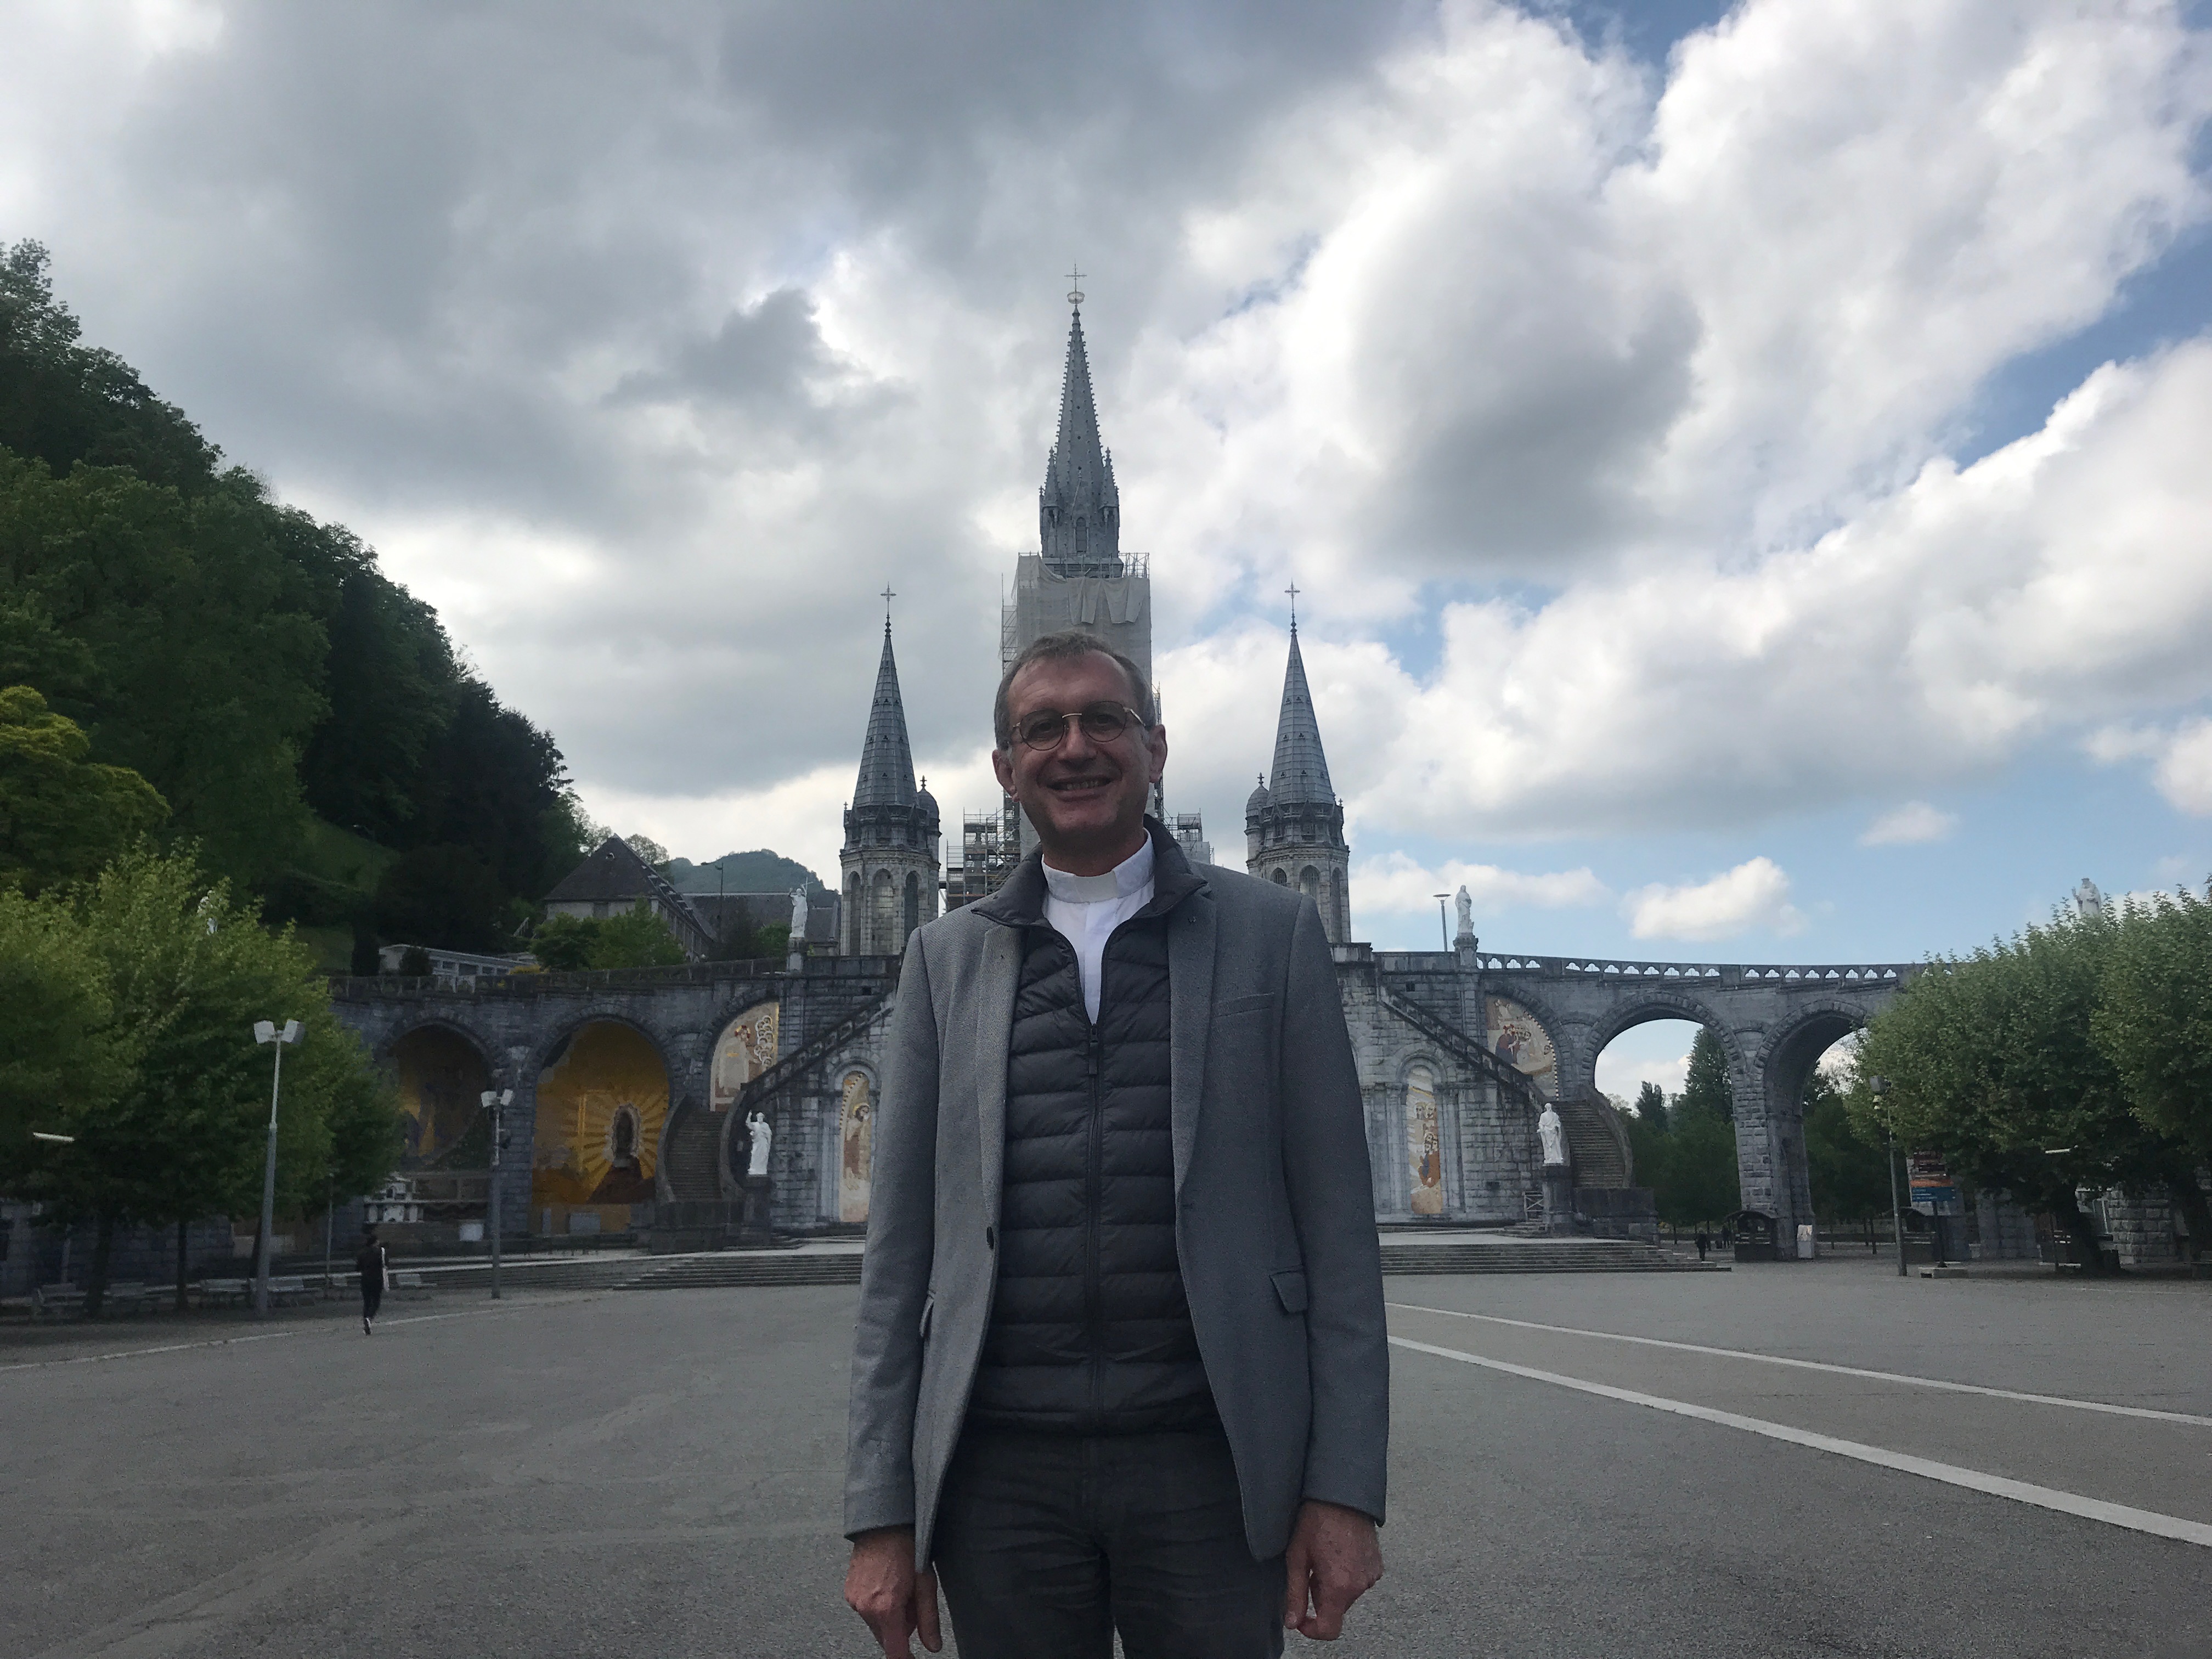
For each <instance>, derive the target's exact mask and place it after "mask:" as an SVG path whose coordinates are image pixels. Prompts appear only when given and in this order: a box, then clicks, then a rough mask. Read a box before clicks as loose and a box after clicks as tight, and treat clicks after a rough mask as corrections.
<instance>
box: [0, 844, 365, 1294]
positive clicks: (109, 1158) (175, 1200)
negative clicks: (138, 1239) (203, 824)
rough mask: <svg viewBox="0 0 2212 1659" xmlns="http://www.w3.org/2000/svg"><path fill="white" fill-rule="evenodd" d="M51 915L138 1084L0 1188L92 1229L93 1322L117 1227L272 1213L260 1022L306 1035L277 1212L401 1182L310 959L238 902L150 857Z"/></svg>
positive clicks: (77, 1118) (140, 854)
mask: <svg viewBox="0 0 2212 1659" xmlns="http://www.w3.org/2000/svg"><path fill="white" fill-rule="evenodd" d="M41 903H43V904H44V905H45V906H46V909H47V912H48V916H49V921H48V922H47V924H46V925H48V926H51V927H57V928H59V927H70V928H73V929H74V930H75V935H76V937H75V939H73V940H72V942H71V948H72V949H73V950H75V951H76V952H77V953H78V954H79V955H80V956H81V957H82V958H83V959H85V960H87V961H88V962H90V963H93V964H94V969H95V970H96V972H97V974H98V975H99V978H100V984H101V987H102V989H103V991H104V993H105V995H106V1000H107V1005H108V1015H107V1026H106V1030H107V1033H108V1040H109V1041H110V1042H112V1043H113V1044H114V1045H115V1046H116V1048H117V1049H118V1051H120V1052H121V1053H122V1054H125V1055H126V1056H127V1060H128V1069H127V1075H126V1076H125V1079H124V1080H123V1082H122V1084H121V1085H120V1086H119V1087H118V1088H116V1089H114V1090H112V1091H100V1092H98V1093H94V1092H91V1091H88V1093H87V1095H86V1097H84V1098H82V1100H81V1101H80V1102H79V1103H76V1105H75V1106H74V1107H72V1108H70V1109H66V1110H65V1111H64V1113H63V1115H62V1116H63V1124H62V1133H69V1134H71V1135H74V1136H75V1137H76V1144H75V1145H73V1146H62V1147H52V1148H49V1147H45V1146H35V1145H34V1146H33V1147H32V1148H31V1149H30V1150H29V1152H28V1154H27V1157H25V1158H23V1159H22V1161H21V1164H18V1165H17V1166H16V1167H15V1168H13V1169H10V1170H0V1184H5V1185H7V1186H8V1187H9V1188H12V1189H14V1190H16V1191H18V1192H20V1193H21V1194H22V1195H24V1196H26V1197H29V1198H33V1199H36V1200H40V1202H42V1203H44V1204H46V1206H48V1208H49V1212H50V1213H51V1214H52V1216H53V1217H54V1218H55V1219H56V1220H57V1221H58V1222H60V1223H63V1224H64V1225H68V1224H74V1223H76V1222H78V1221H82V1220H89V1221H91V1222H93V1223H94V1227H95V1243H94V1257H93V1263H92V1268H91V1273H90V1275H89V1279H88V1285H87V1287H86V1289H87V1296H86V1300H87V1303H88V1305H89V1306H92V1307H94V1309H96V1308H97V1306H98V1304H99V1300H100V1296H101V1294H102V1293H103V1291H104V1290H105V1286H106V1274H107V1261H108V1255H109V1252H110V1249H111V1246H112V1242H113V1238H114V1234H115V1230H116V1228H117V1227H118V1226H120V1225H125V1224H126V1223H131V1222H137V1223H144V1224H149V1225H173V1224H175V1223H177V1222H179V1221H184V1220H187V1219H189V1218H191V1217H193V1216H196V1215H204V1214H207V1213H210V1212H228V1213H245V1212H252V1211H254V1210H257V1209H258V1207H259V1205H260V1196H261V1172H262V1158H263V1151H264V1144H265V1133H266V1127H267V1121H268V1111H269V1085H270V1069H271V1065H272V1061H271V1059H270V1050H269V1049H267V1048H262V1047H259V1046H258V1045H256V1044H255V1042H253V1040H252V1027H253V1024H254V1022H255V1021H257V1020H262V1019H270V1020H277V1021H282V1020H284V1019H288V1018H289V1019H297V1020H299V1021H300V1022H301V1025H302V1026H303V1027H304V1028H305V1029H304V1031H303V1033H302V1036H301V1042H299V1043H298V1044H297V1045H296V1046H295V1047H294V1048H290V1049H289V1050H288V1051H287V1053H286V1054H285V1056H284V1060H285V1064H284V1091H283V1108H282V1112H281V1116H280V1132H279V1134H278V1137H277V1201H278V1204H279V1206H281V1207H283V1208H284V1209H287V1210H296V1209H302V1208H315V1207H319V1206H320V1205H321V1204H322V1203H323V1202H324V1200H325V1193H326V1191H327V1190H328V1182H329V1180H330V1178H331V1171H332V1170H334V1169H337V1168H340V1167H343V1170H344V1171H345V1174H346V1176H347V1179H348V1181H349V1184H350V1185H352V1187H353V1188H354V1190H356V1191H360V1190H366V1189H367V1188H369V1187H371V1186H373V1185H374V1184H375V1183H376V1182H379V1181H380V1180H381V1179H382V1178H383V1176H385V1175H386V1174H387V1173H388V1172H389V1170H390V1169H391V1167H392V1164H391V1163H390V1161H389V1160H388V1159H386V1158H383V1157H382V1156H381V1155H380V1154H378V1153H377V1152H375V1150H374V1149H375V1148H377V1147H378V1146H382V1147H384V1148H386V1150H387V1151H390V1152H396V1149H397V1147H398V1137H399V1124H398V1107H397V1104H396V1102H395V1101H394V1100H393V1098H392V1094H391V1091H390V1090H389V1087H388V1085H386V1084H385V1083H383V1082H382V1080H381V1079H379V1078H377V1077H376V1075H375V1074H374V1071H373V1069H372V1068H371V1066H370V1063H369V1060H368V1054H366V1053H365V1052H364V1051H363V1049H362V1047H361V1044H360V1042H359V1041H358V1040H357V1039H356V1037H355V1036H353V1034H352V1033H351V1032H350V1031H349V1030H346V1029H345V1028H344V1027H343V1026H342V1025H341V1024H338V1022H337V1019H336V1018H334V1017H333V1016H332V1014H331V1010H330V1002H329V994H328V990H327V987H326V985H325V981H324V980H323V979H322V978H321V976H320V975H318V974H317V973H316V972H315V969H314V963H313V957H312V956H311V954H310V953H309V952H308V951H307V950H306V949H305V948H304V947H303V946H301V945H298V944H296V943H295V942H294V941H293V940H292V939H291V938H290V937H289V934H284V933H270V931H268V930H267V929H266V928H264V927H261V926H260V925H259V923H258V920H257V918H256V916H255V915H254V913H253V911H252V908H249V907H245V906H241V905H240V904H239V903H238V902H235V901H234V898H233V897H232V895H231V891H230V889H229V887H228V884H224V883H222V882H220V881H217V882H215V883H212V884H210V881H209V880H208V878H206V877H205V876H204V874H203V873H202V872H200V870H199V868H198V867H197V865H196V864H194V863H193V861H192V860H191V859H190V858H189V857H186V856H183V855H169V856H162V855H160V854H155V853H152V852H150V851H145V850H139V851H135V852H131V853H127V854H125V855H123V856H122V857H120V858H118V859H117V860H115V861H114V862H112V863H111V864H110V865H109V866H107V868H106V870H105V871H103V872H101V873H100V877H99V878H98V879H97V881H95V882H94V883H92V884H89V885H88V886H86V887H83V888H82V889H79V890H77V891H76V892H75V893H74V894H72V895H70V896H67V897H66V898H58V897H57V898H49V899H47V900H45V901H41ZM379 1164H381V1167H378V1165H379Z"/></svg>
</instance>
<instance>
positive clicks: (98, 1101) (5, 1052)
mask: <svg viewBox="0 0 2212 1659" xmlns="http://www.w3.org/2000/svg"><path fill="white" fill-rule="evenodd" d="M112 1015H113V1007H112V1004H111V1002H110V1000H109V998H108V994H107V986H106V981H105V979H104V978H103V976H102V975H101V974H100V969H99V965H98V963H95V962H94V960H93V958H92V957H91V956H90V954H89V953H88V951H86V950H85V948H84V940H83V937H82V929H81V928H80V927H78V926H77V923H76V918H75V917H74V916H72V915H70V912H69V911H68V910H67V909H66V908H64V907H63V906H61V905H60V904H58V903H55V902H43V903H41V902H33V900H32V899H30V898H29V897H27V896H26V895H24V894H22V893H19V892H7V891H0V1182H4V1181H5V1179H6V1178H7V1177H8V1176H9V1174H10V1173H14V1174H17V1175H20V1173H21V1171H23V1170H26V1169H27V1168H28V1167H29V1166H30V1164H32V1162H33V1160H34V1159H35V1158H37V1157H38V1156H40V1146H39V1144H38V1143H37V1142H36V1141H34V1140H33V1139H32V1138H31V1137H32V1134H33V1131H44V1132H46V1133H49V1134H58V1133H66V1131H65V1130H64V1127H63V1126H64V1124H66V1123H70V1122H75V1121H80V1120H81V1119H83V1118H85V1117H87V1116H88V1115H96V1114H98V1113H99V1112H101V1111H103V1110H105V1109H106V1108H107V1107H108V1106H109V1105H110V1104H112V1102H113V1101H114V1099H115V1097H116V1096H117V1095H118V1094H119V1093H120V1092H121V1091H122V1089H123V1088H124V1086H125V1084H126V1083H127V1081H128V1079H129V1076H130V1057H129V1054H128V1053H127V1052H126V1051H125V1048H124V1047H123V1045H122V1044H121V1043H120V1042H118V1032H117V1030H116V1028H115V1024H114V1020H113V1018H112Z"/></svg>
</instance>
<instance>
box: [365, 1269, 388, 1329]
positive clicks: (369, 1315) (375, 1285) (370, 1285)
mask: <svg viewBox="0 0 2212 1659" xmlns="http://www.w3.org/2000/svg"><path fill="white" fill-rule="evenodd" d="M383 1304H384V1283H383V1281H382V1280H381V1279H373V1278H371V1277H370V1276H369V1275H368V1274H367V1273H363V1274H362V1279H361V1316H362V1318H363V1319H374V1318H375V1317H376V1310H377V1309H379V1308H380V1307H381V1306H382V1305H383Z"/></svg>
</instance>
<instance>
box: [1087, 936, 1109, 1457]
mask: <svg viewBox="0 0 2212 1659" xmlns="http://www.w3.org/2000/svg"><path fill="white" fill-rule="evenodd" d="M1098 975H1099V978H1100V979H1101V981H1103V980H1104V978H1105V975H1106V964H1105V963H1104V961H1103V958H1102V960H1101V961H1100V963H1099V964H1098ZM1098 1006H1099V1009H1100V1011H1101V1012H1103V1011H1104V1009H1105V1006H1106V1000H1105V996H1104V987H1103V984H1102V986H1101V987H1100V996H1099V1000H1098ZM1090 1030H1091V1035H1090V1040H1089V1042H1088V1043H1087V1045H1086V1055H1085V1058H1086V1060H1087V1063H1088V1070H1089V1073H1090V1078H1091V1135H1090V1141H1091V1146H1090V1151H1089V1154H1088V1158H1087V1159H1086V1162H1085V1170H1084V1205H1083V1211H1084V1224H1083V1225H1084V1237H1083V1320H1084V1328H1085V1333H1086V1334H1087V1336H1088V1339H1089V1340H1088V1344H1087V1346H1089V1348H1090V1350H1091V1431H1092V1432H1093V1433H1096V1432H1097V1430H1098V1428H1099V1426H1100V1425H1103V1423H1104V1421H1105V1419H1106V1352H1105V1349H1106V1310H1105V1305H1104V1304H1105V1300H1106V1294H1105V1287H1104V1285H1103V1284H1102V1282H1101V1279H1100V1273H1099V1265H1098V1254H1099V1242H1098V1235H1099V1229H1100V1226H1101V1222H1100V1218H1099V1211H1100V1209H1101V1207H1102V1206H1103V1205H1104V1203H1105V1187H1106V1172H1105V1162H1106V1066H1105V1039H1104V1038H1103V1036H1100V1034H1099V1030H1098V1023H1097V1021H1096V1020H1093V1021H1091V1026H1090Z"/></svg>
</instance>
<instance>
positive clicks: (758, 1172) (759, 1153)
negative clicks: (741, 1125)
mask: <svg viewBox="0 0 2212 1659" xmlns="http://www.w3.org/2000/svg"><path fill="white" fill-rule="evenodd" d="M745 1127H746V1128H747V1129H748V1130H750V1132H751V1133H752V1138H753V1151H752V1158H751V1161H750V1163H748V1164H746V1165H745V1173H746V1174H747V1175H748V1176H764V1175H766V1174H767V1173H768V1144H769V1141H770V1140H771V1139H774V1138H775V1131H774V1130H772V1129H770V1128H769V1127H768V1116H767V1114H765V1113H763V1112H755V1113H754V1114H753V1115H751V1116H750V1117H749V1118H747V1119H746V1120H745Z"/></svg>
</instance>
